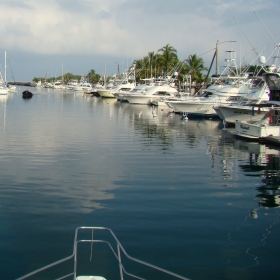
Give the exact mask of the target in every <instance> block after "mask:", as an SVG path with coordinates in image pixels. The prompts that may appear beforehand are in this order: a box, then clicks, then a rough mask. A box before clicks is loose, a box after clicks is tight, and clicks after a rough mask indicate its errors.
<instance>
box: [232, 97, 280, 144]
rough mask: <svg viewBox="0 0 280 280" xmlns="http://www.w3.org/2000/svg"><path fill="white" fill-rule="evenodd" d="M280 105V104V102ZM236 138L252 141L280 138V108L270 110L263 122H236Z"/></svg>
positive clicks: (234, 132)
mask: <svg viewBox="0 0 280 280" xmlns="http://www.w3.org/2000/svg"><path fill="white" fill-rule="evenodd" d="M279 105H280V102H279ZM232 133H233V134H234V135H236V136H240V137H245V138H250V139H260V140H261V139H265V138H266V137H271V136H273V137H279V136H280V108H273V109H270V110H269V111H268V112H267V113H266V114H265V115H264V116H263V118H262V119H261V120H258V121H254V120H249V121H236V122H235V130H234V131H232Z"/></svg>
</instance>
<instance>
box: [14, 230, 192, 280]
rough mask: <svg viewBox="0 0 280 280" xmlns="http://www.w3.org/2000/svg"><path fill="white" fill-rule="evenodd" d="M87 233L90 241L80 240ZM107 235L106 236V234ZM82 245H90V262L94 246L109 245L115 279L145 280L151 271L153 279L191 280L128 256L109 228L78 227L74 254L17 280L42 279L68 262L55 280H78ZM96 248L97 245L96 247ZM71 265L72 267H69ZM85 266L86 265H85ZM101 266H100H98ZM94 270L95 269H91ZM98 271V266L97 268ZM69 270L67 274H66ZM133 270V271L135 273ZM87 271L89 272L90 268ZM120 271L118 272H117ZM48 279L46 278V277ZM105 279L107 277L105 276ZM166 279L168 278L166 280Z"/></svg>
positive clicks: (58, 270)
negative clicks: (103, 238) (147, 273)
mask: <svg viewBox="0 0 280 280" xmlns="http://www.w3.org/2000/svg"><path fill="white" fill-rule="evenodd" d="M100 231H103V232H106V233H107V236H106V239H105V240H100V239H95V238H94V235H97V233H96V232H100ZM82 232H84V233H82ZM86 232H90V234H91V235H90V237H91V238H90V239H82V238H79V235H84V234H85V233H86ZM105 235H106V234H105ZM82 243H88V244H90V261H91V259H92V253H93V244H103V245H107V246H108V247H107V249H109V252H110V251H111V253H112V256H113V259H115V260H117V262H116V261H115V268H116V273H117V274H119V277H118V278H117V277H116V275H115V274H114V279H121V280H124V279H125V278H124V276H127V277H130V278H129V279H131V278H132V279H144V278H142V277H143V275H142V274H143V273H144V271H145V270H146V269H148V270H150V272H149V273H150V275H153V276H152V279H160V278H161V277H158V276H157V277H154V275H155V273H159V274H164V275H165V277H166V276H169V277H170V278H168V279H185V280H189V279H188V278H185V277H183V276H181V275H179V274H176V273H173V272H171V271H169V270H166V269H163V268H161V267H158V266H155V265H153V264H150V263H147V262H144V261H141V260H139V259H136V258H133V257H131V256H130V255H129V254H127V252H126V251H125V249H124V248H123V246H122V245H121V243H120V242H119V240H118V239H117V237H116V235H115V234H114V233H113V231H112V230H111V229H109V228H105V227H78V228H77V229H76V231H75V237H74V246H73V253H72V254H71V255H70V256H68V257H66V258H63V259H60V260H58V261H56V262H53V263H51V264H49V265H46V266H44V267H41V268H39V269H37V270H34V271H32V272H30V273H28V274H26V275H24V276H21V277H19V278H17V280H23V279H38V277H40V274H41V273H46V272H47V271H48V270H50V269H53V268H55V267H57V266H59V265H61V264H64V263H66V262H70V263H68V267H67V269H65V268H64V270H63V269H59V268H56V269H57V272H58V273H61V274H63V275H62V276H59V277H56V278H55V279H59V280H60V279H61V280H62V279H74V280H76V279H77V277H78V276H79V275H82V274H81V271H82V270H84V268H83V269H80V266H81V264H80V262H79V264H78V247H80V244H82ZM78 245H79V246H78ZM95 246H96V245H95ZM81 251H82V249H79V260H80V258H81V257H80V253H81ZM98 255H99V256H98V258H99V262H100V255H101V254H100V253H99V254H98ZM102 255H104V252H103V253H102ZM124 262H126V264H130V266H131V265H132V267H134V266H135V265H137V266H139V265H140V268H139V267H138V268H137V269H136V268H135V267H134V270H135V271H137V273H138V274H141V276H139V275H138V276H137V275H136V273H135V272H133V273H132V272H128V270H126V269H125V267H124ZM69 264H70V266H69ZM83 264H84V263H83ZM98 266H99V265H98ZM90 269H93V268H90ZM95 269H96V266H95ZM66 270H67V272H65V271H66ZM110 270H111V268H110V269H107V271H110ZM134 270H133V271H134ZM62 271H63V272H62ZM86 271H89V270H88V268H87V270H86ZM117 271H118V272H117ZM45 277H46V276H45ZM104 277H105V276H104ZM44 279H54V277H53V275H52V276H51V277H50V278H44ZM88 279H94V278H88ZM145 279H147V278H145ZM164 279H166V278H164Z"/></svg>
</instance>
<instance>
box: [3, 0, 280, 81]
mask: <svg viewBox="0 0 280 280" xmlns="http://www.w3.org/2000/svg"><path fill="white" fill-rule="evenodd" d="M279 12H280V2H279V0H246V1H244V0H235V1H229V0H196V1H194V0H0V18H1V25H0V38H1V41H0V64H1V68H0V70H1V72H2V73H3V71H4V53H5V51H7V56H8V59H7V80H8V81H12V80H13V77H14V79H15V80H16V81H31V80H32V79H33V78H34V77H45V76H47V77H57V76H60V75H61V74H62V70H63V72H64V73H66V72H71V73H73V74H78V75H86V74H87V73H88V72H89V71H90V70H91V69H94V70H95V71H96V72H97V73H105V74H107V75H112V74H114V73H115V72H117V64H119V65H120V70H121V71H124V70H125V69H126V68H127V67H128V66H129V65H131V63H132V62H133V60H135V59H140V58H142V57H144V56H145V55H147V54H148V52H151V51H154V52H157V51H158V49H160V48H162V47H163V46H165V45H167V44H170V45H171V46H173V47H174V48H175V49H176V50H177V53H178V57H179V59H180V60H184V59H186V58H187V57H188V56H189V55H190V54H197V55H201V57H202V58H203V59H204V61H205V65H206V66H207V67H209V66H210V62H211V60H212V57H213V54H214V48H215V47H216V43H217V41H218V40H219V43H220V44H219V45H218V47H219V65H223V60H224V58H226V56H225V54H226V53H225V51H227V50H234V51H236V55H237V61H239V62H240V61H243V63H251V62H252V61H253V60H254V59H255V57H256V53H257V54H259V55H260V54H261V55H265V56H266V57H268V56H269V55H270V54H271V52H272V50H273V49H274V48H275V45H276V43H277V44H278V43H280V38H279V26H280V17H279ZM225 41H236V42H235V43H228V42H225Z"/></svg>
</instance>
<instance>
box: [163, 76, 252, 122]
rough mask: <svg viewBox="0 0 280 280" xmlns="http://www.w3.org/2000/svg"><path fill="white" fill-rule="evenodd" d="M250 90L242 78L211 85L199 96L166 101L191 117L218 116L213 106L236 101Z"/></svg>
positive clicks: (177, 110)
mask: <svg viewBox="0 0 280 280" xmlns="http://www.w3.org/2000/svg"><path fill="white" fill-rule="evenodd" d="M249 92H250V86H249V85H248V82H247V81H246V78H244V80H235V81H234V82H232V84H231V85H224V86H219V87H217V88H215V87H213V88H212V89H211V91H209V90H208V89H207V90H206V92H205V93H204V94H203V95H202V96H200V97H190V98H187V99H185V100H178V101H167V104H168V105H169V106H170V107H172V108H173V109H174V111H175V112H180V113H185V114H187V115H188V116H193V117H201V116H205V117H218V115H217V113H216V111H215V110H214V108H213V107H214V106H218V105H221V104H230V103H237V102H238V101H239V100H240V99H241V98H243V97H244V96H245V95H247V94H248V93H249Z"/></svg>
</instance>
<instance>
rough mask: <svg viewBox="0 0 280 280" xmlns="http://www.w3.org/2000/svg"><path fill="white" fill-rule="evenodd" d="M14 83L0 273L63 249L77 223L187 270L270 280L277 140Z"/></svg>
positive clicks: (274, 254) (3, 156)
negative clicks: (273, 143) (248, 137)
mask: <svg viewBox="0 0 280 280" xmlns="http://www.w3.org/2000/svg"><path fill="white" fill-rule="evenodd" d="M23 90H24V88H20V89H18V93H10V94H9V95H8V96H6V97H5V96H4V97H3V96H2V97H1V100H0V137H1V140H0V252H1V256H0V258H1V262H0V268H1V269H0V271H1V279H15V278H17V277H20V276H22V275H24V274H26V273H28V272H30V271H32V270H35V269H37V268H39V267H42V266H44V265H46V264H49V263H51V262H54V261H56V260H58V259H61V258H63V257H66V256H68V255H70V254H71V253H72V246H73V238H74V231H75V228H76V227H79V226H103V227H108V228H110V229H112V230H113V231H114V233H115V234H116V236H117V237H118V239H119V240H120V242H121V243H122V245H123V246H124V248H125V249H126V251H127V252H128V253H129V254H130V255H131V256H133V257H136V258H138V259H141V260H144V261H146V262H149V263H152V264H154V265H157V266H160V267H163V268H165V269H168V270H170V271H173V272H175V273H178V274H180V275H183V276H185V277H187V278H190V279H216V280H217V279H267V278H269V279H279V260H280V247H279V238H278V237H279V234H280V223H279V221H280V219H279V218H280V216H279V214H280V213H279V148H277V147H269V146H266V145H264V144H260V143H258V142H246V141H243V140H240V139H236V138H234V137H233V136H232V135H231V134H230V133H229V130H223V124H222V123H221V121H219V120H182V119H181V116H179V115H175V114H174V113H172V112H170V110H168V109H167V108H160V107H158V108H155V110H156V117H155V116H154V115H153V112H152V111H153V109H152V108H151V107H149V106H146V105H132V104H128V103H120V102H118V101H116V100H115V99H99V98H96V97H92V96H91V95H86V96H83V94H77V93H73V92H61V91H58V90H57V91H54V90H51V89H41V88H34V89H33V88H31V89H30V90H31V91H32V92H33V93H34V95H33V97H32V98H31V99H29V100H24V99H22V97H21V92H22V91H23ZM102 275H103V276H104V277H107V279H117V277H116V278H114V277H112V276H111V275H110V269H108V268H106V269H104V271H102ZM154 279H155V278H154Z"/></svg>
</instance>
